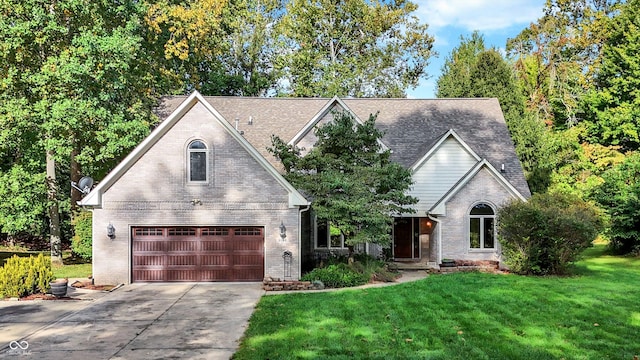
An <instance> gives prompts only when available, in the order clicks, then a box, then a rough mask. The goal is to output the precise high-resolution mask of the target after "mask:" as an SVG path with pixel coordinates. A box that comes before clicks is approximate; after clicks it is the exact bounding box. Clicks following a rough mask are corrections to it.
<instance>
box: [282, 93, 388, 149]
mask: <svg viewBox="0 0 640 360" xmlns="http://www.w3.org/2000/svg"><path fill="white" fill-rule="evenodd" d="M336 104H337V105H340V107H342V108H343V109H345V111H347V112H348V113H349V114H351V116H353V118H354V119H355V121H356V122H357V123H358V124H360V125H362V124H364V121H362V119H360V118H359V117H358V115H356V113H355V112H353V111H352V110H351V108H349V106H347V104H346V103H345V102H344V101H343V100H342V99H340V98H339V97H337V96H334V97H333V98H332V99H331V100H329V101H328V102H327V103H326V104H325V105H324V106H323V107H322V109H320V111H318V113H317V114H316V115H314V116H313V118H312V119H311V120H310V121H309V122H308V123H307V124H306V125H305V126H304V127H303V128H302V130H300V131H299V132H298V133H297V134H296V135H295V136H294V137H293V138H292V139H291V140H290V141H289V142H288V145H294V146H295V145H296V144H297V143H298V142H300V140H302V138H304V137H305V136H306V135H307V134H308V133H309V132H310V131H311V129H313V127H314V126H316V124H318V122H319V121H320V120H321V119H323V118H324V117H325V116H326V115H327V114H328V113H329V111H330V110H331V109H332V108H333V107H334V106H335V105H336ZM378 144H380V148H381V149H382V151H387V150H389V147H388V146H387V145H386V144H385V143H384V142H382V140H380V139H378Z"/></svg>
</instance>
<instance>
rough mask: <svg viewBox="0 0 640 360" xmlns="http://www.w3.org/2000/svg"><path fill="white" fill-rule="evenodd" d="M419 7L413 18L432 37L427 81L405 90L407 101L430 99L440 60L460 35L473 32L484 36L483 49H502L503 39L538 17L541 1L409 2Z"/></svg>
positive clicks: (442, 60)
mask: <svg viewBox="0 0 640 360" xmlns="http://www.w3.org/2000/svg"><path fill="white" fill-rule="evenodd" d="M413 2H414V3H416V4H417V5H418V6H419V8H418V10H417V13H416V15H417V16H418V17H419V18H420V20H421V22H423V23H427V24H429V33H430V34H431V36H433V37H434V38H435V42H434V50H435V51H436V52H438V54H439V55H438V57H432V58H431V61H430V64H429V67H428V69H427V72H428V74H429V75H430V76H431V77H430V78H429V79H427V80H422V82H421V83H420V86H418V87H417V88H416V89H414V90H409V91H408V97H410V98H434V97H435V83H436V80H437V79H438V76H439V75H440V71H441V68H442V65H443V64H444V60H445V58H446V57H447V56H449V53H450V52H451V50H452V49H453V48H454V47H457V46H458V45H459V44H460V36H465V37H468V36H469V35H470V34H471V33H473V31H474V30H478V31H479V32H480V33H481V34H483V35H484V39H485V43H486V44H487V47H492V46H495V47H498V48H500V49H504V47H505V45H506V43H507V39H508V38H512V37H515V36H516V35H518V33H520V31H522V30H523V29H524V28H526V27H527V26H529V24H530V23H532V22H535V21H536V20H537V19H538V18H539V17H541V16H542V10H543V6H544V3H545V0H413Z"/></svg>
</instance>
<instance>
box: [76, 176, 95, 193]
mask: <svg viewBox="0 0 640 360" xmlns="http://www.w3.org/2000/svg"><path fill="white" fill-rule="evenodd" d="M71 186H72V187H73V188H74V189H76V190H78V191H80V192H81V193H82V194H83V195H87V194H88V193H89V191H91V187H92V186H93V179H92V178H90V177H88V176H83V177H82V178H81V179H80V181H78V183H75V182H73V181H72V182H71Z"/></svg>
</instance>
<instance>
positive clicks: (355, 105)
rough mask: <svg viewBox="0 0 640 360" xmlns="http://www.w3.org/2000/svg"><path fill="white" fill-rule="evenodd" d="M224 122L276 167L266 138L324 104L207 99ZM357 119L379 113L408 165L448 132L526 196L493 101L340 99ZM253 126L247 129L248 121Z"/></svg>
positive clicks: (166, 104) (388, 140) (171, 102)
mask: <svg viewBox="0 0 640 360" xmlns="http://www.w3.org/2000/svg"><path fill="white" fill-rule="evenodd" d="M184 99H186V97H184V96H176V97H167V98H164V99H163V102H162V104H161V106H160V108H159V109H158V111H157V112H158V114H159V116H160V118H161V119H164V118H166V117H167V116H168V115H170V114H171V112H172V111H173V110H175V109H176V108H177V107H178V106H179V105H180V103H181V102H182V101H184ZM205 99H206V100H207V101H208V102H209V103H210V104H211V105H212V106H213V107H214V108H215V109H216V110H217V111H218V112H220V114H221V115H222V116H224V118H225V119H226V120H227V121H229V122H230V123H231V124H232V125H234V126H235V119H238V120H239V126H238V129H239V130H241V131H243V132H244V137H245V138H246V139H247V140H248V141H249V142H250V143H251V144H252V145H253V146H254V147H255V148H256V149H257V150H258V151H259V152H260V153H261V154H262V155H263V156H265V158H267V159H268V160H269V161H270V162H272V163H273V164H274V165H275V166H276V167H277V168H280V166H279V164H277V162H276V160H275V158H274V157H273V156H271V154H269V153H268V151H267V150H266V149H267V148H268V147H269V146H271V135H272V134H276V135H278V136H280V138H282V139H283V140H285V141H289V140H290V139H292V138H293V137H294V136H295V135H296V134H297V133H298V132H299V131H300V130H301V129H302V128H303V127H304V126H305V125H306V124H307V123H308V122H309V121H310V120H311V119H312V118H313V117H314V116H315V115H316V114H317V113H318V112H319V111H320V110H321V109H322V108H323V107H324V106H325V105H326V104H327V102H329V101H331V99H327V98H249V97H217V96H207V97H205ZM342 101H343V102H344V103H345V104H346V106H348V107H349V109H350V110H351V111H353V112H354V113H355V114H356V116H358V117H359V118H360V119H362V120H366V119H367V118H368V117H369V115H370V114H375V113H378V112H379V114H378V117H377V120H376V124H377V126H378V127H379V128H380V129H381V130H382V131H383V132H384V134H385V135H384V136H383V139H382V141H383V143H384V144H386V145H387V146H388V147H389V148H390V149H391V150H393V155H392V157H393V159H394V160H395V161H398V162H399V163H400V164H402V165H404V166H406V167H410V166H412V165H413V164H414V163H415V162H416V161H418V160H420V159H421V158H422V157H423V156H424V154H425V153H426V152H427V151H428V150H429V149H430V148H431V147H432V146H433V145H434V144H435V143H436V142H437V141H438V140H439V139H440V137H442V136H443V135H444V134H445V133H446V132H447V131H448V130H449V129H453V130H455V132H456V133H457V134H458V135H459V136H460V138H462V140H463V141H465V143H467V145H468V146H469V147H470V148H471V149H472V150H473V151H475V152H476V153H477V154H478V155H479V156H480V157H481V158H484V159H487V160H488V161H489V162H490V163H491V164H492V165H493V166H494V167H495V168H496V169H500V168H501V166H502V164H504V167H505V172H504V173H503V175H504V177H505V178H506V179H507V180H508V181H509V182H510V183H511V184H512V185H513V186H514V187H515V188H516V189H517V190H518V191H519V192H520V193H521V194H522V195H524V196H526V197H528V196H530V191H529V187H528V185H527V182H526V180H525V178H524V173H523V171H522V166H521V164H520V161H519V160H518V158H517V156H516V153H515V149H514V146H513V142H512V141H511V137H510V136H509V131H508V129H507V126H506V123H505V121H504V117H503V114H502V110H501V108H500V104H499V103H498V100H497V99H489V98H479V99H371V98H369V99H342ZM250 118H251V119H252V124H251V125H249V119H250Z"/></svg>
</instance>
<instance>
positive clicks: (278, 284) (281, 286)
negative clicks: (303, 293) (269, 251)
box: [262, 277, 316, 291]
mask: <svg viewBox="0 0 640 360" xmlns="http://www.w3.org/2000/svg"><path fill="white" fill-rule="evenodd" d="M262 289H263V290H265V291H294V290H316V286H315V285H314V284H313V283H311V281H298V280H284V281H283V280H281V279H278V278H271V277H266V278H264V280H263V281H262Z"/></svg>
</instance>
